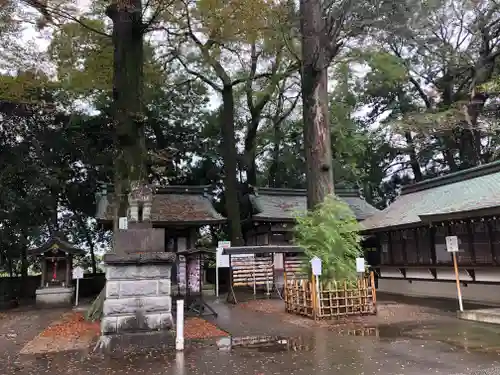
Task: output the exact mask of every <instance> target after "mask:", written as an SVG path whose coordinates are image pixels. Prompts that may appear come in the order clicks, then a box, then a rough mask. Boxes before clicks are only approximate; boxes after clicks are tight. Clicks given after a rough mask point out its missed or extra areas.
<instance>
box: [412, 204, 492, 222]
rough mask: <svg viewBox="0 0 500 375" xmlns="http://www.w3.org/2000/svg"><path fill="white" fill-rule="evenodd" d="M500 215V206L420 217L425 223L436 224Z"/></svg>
mask: <svg viewBox="0 0 500 375" xmlns="http://www.w3.org/2000/svg"><path fill="white" fill-rule="evenodd" d="M495 215H500V206H497V207H488V208H479V209H476V210H467V211H455V212H436V213H432V214H422V215H418V217H419V218H420V220H421V221H422V222H423V223H428V224H434V223H440V222H443V221H450V220H474V219H479V218H481V217H488V216H495Z"/></svg>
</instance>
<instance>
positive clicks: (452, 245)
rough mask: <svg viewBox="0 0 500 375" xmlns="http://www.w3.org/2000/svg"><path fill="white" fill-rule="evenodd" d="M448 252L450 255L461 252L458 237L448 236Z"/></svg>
mask: <svg viewBox="0 0 500 375" xmlns="http://www.w3.org/2000/svg"><path fill="white" fill-rule="evenodd" d="M446 250H448V252H449V253H456V252H458V251H459V248H458V237H457V236H446Z"/></svg>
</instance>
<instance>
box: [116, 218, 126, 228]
mask: <svg viewBox="0 0 500 375" xmlns="http://www.w3.org/2000/svg"><path fill="white" fill-rule="evenodd" d="M118 229H122V230H127V229H128V219H127V218H126V217H120V218H119V219H118Z"/></svg>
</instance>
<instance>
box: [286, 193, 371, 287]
mask: <svg viewBox="0 0 500 375" xmlns="http://www.w3.org/2000/svg"><path fill="white" fill-rule="evenodd" d="M296 220H297V225H296V226H295V240H294V242H295V244H296V245H297V246H300V247H302V248H303V249H304V251H305V253H306V255H307V257H308V258H309V259H311V258H313V257H314V256H317V257H319V258H320V259H321V260H322V262H323V264H322V279H323V280H325V281H330V280H341V279H346V278H347V279H349V278H353V277H355V276H356V257H359V256H360V254H362V251H361V246H360V240H361V237H360V235H359V229H360V227H359V224H358V222H357V221H356V218H355V217H354V215H353V213H352V211H351V209H350V208H349V206H348V205H347V204H346V203H344V202H343V201H341V200H340V199H338V198H337V197H335V196H329V197H327V198H326V199H325V201H324V202H323V203H322V204H320V205H319V206H318V208H317V209H315V210H314V211H309V212H307V213H302V214H298V215H297V216H296Z"/></svg>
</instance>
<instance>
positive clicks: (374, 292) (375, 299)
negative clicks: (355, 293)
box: [370, 271, 377, 311]
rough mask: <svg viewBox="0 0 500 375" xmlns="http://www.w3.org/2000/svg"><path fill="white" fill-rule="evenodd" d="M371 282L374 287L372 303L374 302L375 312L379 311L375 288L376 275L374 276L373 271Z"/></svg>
mask: <svg viewBox="0 0 500 375" xmlns="http://www.w3.org/2000/svg"><path fill="white" fill-rule="evenodd" d="M370 282H371V284H372V285H371V286H372V302H373V308H374V309H375V311H377V290H376V288H375V275H374V274H373V271H371V272H370Z"/></svg>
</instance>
